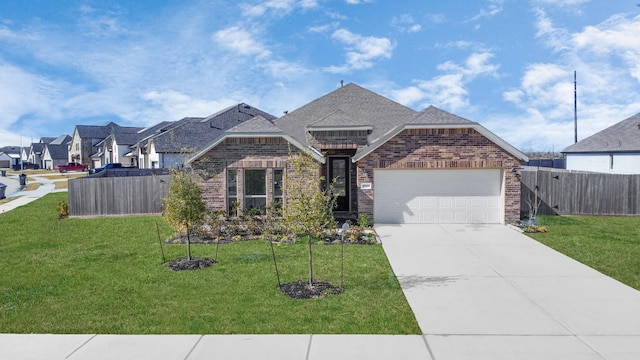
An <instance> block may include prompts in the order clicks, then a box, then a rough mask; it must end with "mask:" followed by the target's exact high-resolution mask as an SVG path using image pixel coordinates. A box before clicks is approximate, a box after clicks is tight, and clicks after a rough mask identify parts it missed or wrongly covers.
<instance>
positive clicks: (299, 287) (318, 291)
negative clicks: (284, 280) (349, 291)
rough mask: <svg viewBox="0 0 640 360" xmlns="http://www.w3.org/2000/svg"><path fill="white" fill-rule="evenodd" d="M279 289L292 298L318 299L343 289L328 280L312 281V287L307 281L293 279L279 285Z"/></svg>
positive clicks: (338, 292)
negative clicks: (290, 281)
mask: <svg viewBox="0 0 640 360" xmlns="http://www.w3.org/2000/svg"><path fill="white" fill-rule="evenodd" d="M280 291H282V292H283V293H284V294H285V295H287V296H289V297H292V298H294V299H318V298H323V297H326V296H329V295H336V294H340V293H342V292H343V291H344V289H342V288H341V287H340V286H334V285H332V284H331V283H330V282H328V281H319V280H314V281H313V287H311V286H309V282H308V281H302V280H298V281H294V282H292V283H288V284H283V285H281V286H280Z"/></svg>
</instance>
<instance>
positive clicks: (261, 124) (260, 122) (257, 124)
mask: <svg viewBox="0 0 640 360" xmlns="http://www.w3.org/2000/svg"><path fill="white" fill-rule="evenodd" d="M225 133H226V134H239V133H244V134H265V133H275V134H281V133H282V130H280V128H279V127H277V126H276V125H275V124H274V123H272V122H271V121H269V120H267V119H265V118H264V117H263V116H261V115H258V116H256V117H254V118H253V119H251V120H247V121H245V122H242V123H240V124H238V125H236V126H234V127H232V128H231V129H229V130H227V131H225Z"/></svg>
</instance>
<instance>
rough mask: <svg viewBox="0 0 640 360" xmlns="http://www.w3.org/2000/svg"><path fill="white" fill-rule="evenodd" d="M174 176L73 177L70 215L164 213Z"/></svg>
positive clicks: (71, 181) (70, 194)
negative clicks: (163, 209)
mask: <svg viewBox="0 0 640 360" xmlns="http://www.w3.org/2000/svg"><path fill="white" fill-rule="evenodd" d="M169 179H170V175H155V176H129V177H98V178H89V177H86V178H78V179H70V180H69V216H123V215H137V214H160V213H162V206H163V203H162V201H163V199H164V198H165V197H166V196H167V193H168V189H169Z"/></svg>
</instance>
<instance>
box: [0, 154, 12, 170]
mask: <svg viewBox="0 0 640 360" xmlns="http://www.w3.org/2000/svg"><path fill="white" fill-rule="evenodd" d="M12 164H13V158H12V157H11V155H9V154H7V153H5V152H3V151H0V168H10V167H11V165H12Z"/></svg>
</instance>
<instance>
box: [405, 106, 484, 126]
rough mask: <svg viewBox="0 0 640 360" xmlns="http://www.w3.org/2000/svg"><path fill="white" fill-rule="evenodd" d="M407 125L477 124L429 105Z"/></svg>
mask: <svg viewBox="0 0 640 360" xmlns="http://www.w3.org/2000/svg"><path fill="white" fill-rule="evenodd" d="M407 124H408V125H461V124H462V125H472V124H477V123H476V122H473V121H471V120H467V119H465V118H463V117H460V116H458V115H455V114H452V113H450V112H447V111H444V110H441V109H438V108H437V107H435V106H433V105H430V106H429V107H428V108H426V109H424V110H422V111H420V112H419V113H416V114H415V115H414V116H413V117H412V118H411V119H409V120H407Z"/></svg>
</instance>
